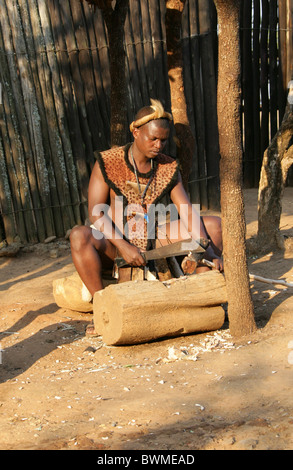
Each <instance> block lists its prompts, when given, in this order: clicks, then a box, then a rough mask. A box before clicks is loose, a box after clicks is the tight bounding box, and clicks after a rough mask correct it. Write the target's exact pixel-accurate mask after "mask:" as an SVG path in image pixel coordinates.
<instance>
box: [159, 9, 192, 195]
mask: <svg viewBox="0 0 293 470" xmlns="http://www.w3.org/2000/svg"><path fill="white" fill-rule="evenodd" d="M185 2H186V0H166V40H167V56H168V76H169V83H170V91H171V106H172V114H173V119H174V126H175V131H176V146H177V157H178V160H179V161H180V163H181V173H182V180H183V184H184V186H185V188H187V183H188V177H189V173H190V169H191V163H192V158H193V152H194V145H195V142H194V136H193V134H192V132H191V129H190V125H189V119H188V115H187V105H186V98H185V93H184V83H183V58H182V45H181V17H182V12H183V9H184V5H185Z"/></svg>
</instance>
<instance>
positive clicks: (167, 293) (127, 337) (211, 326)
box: [93, 271, 227, 345]
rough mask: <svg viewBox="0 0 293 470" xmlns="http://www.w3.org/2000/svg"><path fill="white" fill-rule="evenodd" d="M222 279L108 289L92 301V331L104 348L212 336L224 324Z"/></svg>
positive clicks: (212, 275) (208, 276) (210, 275)
mask: <svg viewBox="0 0 293 470" xmlns="http://www.w3.org/2000/svg"><path fill="white" fill-rule="evenodd" d="M226 301H227V296H226V285H225V279H224V276H223V275H222V274H220V273H219V272H218V271H209V272H205V273H201V274H197V275H192V276H188V277H183V278H180V279H172V280H170V281H166V282H160V281H148V282H146V281H131V282H125V283H122V284H116V285H110V286H108V287H106V288H105V289H103V290H101V291H98V292H96V293H95V295H94V300H93V314H94V325H95V330H96V331H97V332H98V333H99V334H100V335H102V337H103V341H104V342H105V343H106V344H109V345H119V344H138V343H143V342H148V341H152V340H155V339H157V338H162V337H170V336H171V337H172V336H180V335H184V334H188V333H194V332H203V331H212V330H216V329H218V328H221V326H222V325H223V323H224V318H225V313H224V309H223V308H222V306H221V304H223V303H225V302H226Z"/></svg>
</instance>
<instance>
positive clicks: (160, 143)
mask: <svg viewBox="0 0 293 470" xmlns="http://www.w3.org/2000/svg"><path fill="white" fill-rule="evenodd" d="M169 134H170V129H169V126H166V124H165V123H164V124H162V121H160V120H159V119H158V120H155V121H150V122H148V123H147V124H144V125H143V126H141V127H139V128H138V129H134V131H133V137H134V139H135V145H136V148H137V150H138V151H139V152H140V153H141V154H142V155H144V156H145V157H148V158H155V157H156V156H157V155H158V154H159V153H161V152H162V151H163V149H164V147H165V145H166V143H167V140H168V138H169Z"/></svg>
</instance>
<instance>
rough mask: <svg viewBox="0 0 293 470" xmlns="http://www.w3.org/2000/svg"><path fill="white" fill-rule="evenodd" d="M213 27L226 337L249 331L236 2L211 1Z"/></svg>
mask: <svg viewBox="0 0 293 470" xmlns="http://www.w3.org/2000/svg"><path fill="white" fill-rule="evenodd" d="M215 5H216V7H217V12H218V22H219V71H218V126H219V142H220V155H221V160H220V184H221V209H222V225H223V246H224V267H225V278H226V286H227V297H228V317H229V324H230V331H231V334H232V335H233V336H235V337H240V336H243V335H246V334H249V333H251V332H252V331H254V330H255V328H256V326H255V321H254V308H253V303H252V298H251V292H250V285H249V273H248V267H247V259H246V243H245V232H246V227H245V214H244V202H243V189H242V145H241V129H240V95H241V89H240V47H239V15H240V0H225V1H224V0H215Z"/></svg>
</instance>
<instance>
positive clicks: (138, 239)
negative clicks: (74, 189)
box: [95, 144, 178, 250]
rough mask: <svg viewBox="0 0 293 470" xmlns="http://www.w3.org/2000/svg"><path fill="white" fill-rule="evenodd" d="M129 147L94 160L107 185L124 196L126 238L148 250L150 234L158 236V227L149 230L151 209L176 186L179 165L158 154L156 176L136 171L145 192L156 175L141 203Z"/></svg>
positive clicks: (155, 164) (114, 150) (107, 152)
mask: <svg viewBox="0 0 293 470" xmlns="http://www.w3.org/2000/svg"><path fill="white" fill-rule="evenodd" d="M130 146H131V144H127V145H126V146H124V147H114V148H112V149H110V150H106V151H104V152H96V153H95V157H96V159H97V161H98V163H99V165H100V168H101V171H102V174H103V177H104V179H105V182H106V183H107V184H108V186H109V187H110V188H111V189H113V191H114V192H115V194H116V195H117V196H122V197H123V209H124V210H123V215H124V218H123V223H124V225H123V226H124V237H125V238H126V239H127V240H128V241H130V242H131V243H132V244H133V245H135V246H137V247H139V248H141V249H143V250H147V249H150V248H151V247H152V245H153V244H152V240H151V239H150V236H149V234H150V233H152V234H154V236H152V237H151V238H152V239H153V238H155V237H156V228H154V231H151V230H150V227H149V225H150V222H149V214H150V210H151V209H150V208H152V209H153V208H154V207H155V205H156V204H158V203H163V199H164V198H165V196H167V195H168V194H169V193H170V191H171V190H172V188H173V187H174V186H175V184H176V183H177V181H178V163H177V161H176V160H175V159H173V158H171V157H169V156H167V155H164V154H159V155H158V156H156V158H155V159H154V163H153V173H152V170H151V171H149V172H148V173H140V172H139V171H137V176H138V178H139V183H140V189H141V191H142V192H143V190H144V188H145V187H146V185H147V183H148V181H149V179H150V177H151V176H152V174H153V177H152V179H151V182H150V184H149V187H148V189H147V192H146V194H145V197H144V200H143V204H142V202H141V194H140V193H139V188H138V185H137V180H136V176H135V170H134V168H133V165H132V164H131V162H130V161H129V158H128V150H129V148H130ZM152 219H153V217H152Z"/></svg>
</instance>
